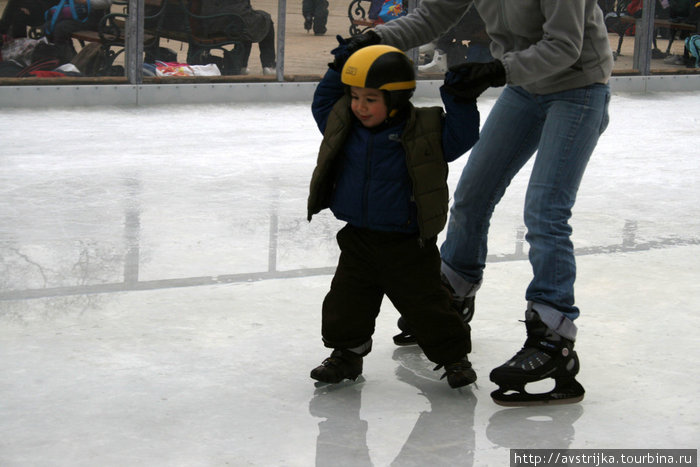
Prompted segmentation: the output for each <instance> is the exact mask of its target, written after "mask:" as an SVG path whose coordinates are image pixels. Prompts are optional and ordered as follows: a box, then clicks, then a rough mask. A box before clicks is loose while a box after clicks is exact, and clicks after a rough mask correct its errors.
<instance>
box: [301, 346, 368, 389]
mask: <svg viewBox="0 0 700 467" xmlns="http://www.w3.org/2000/svg"><path fill="white" fill-rule="evenodd" d="M361 373H362V357H361V356H360V355H358V354H356V353H354V352H351V351H349V350H347V349H335V350H334V351H333V352H332V353H331V356H330V357H328V358H327V359H325V360H324V361H323V363H321V364H320V365H319V366H317V367H316V368H314V369H313V370H311V378H313V379H315V380H317V381H320V382H322V383H328V384H336V383H340V382H341V381H343V380H344V379H351V380H353V381H354V380H355V379H357V377H358V376H360V374H361Z"/></svg>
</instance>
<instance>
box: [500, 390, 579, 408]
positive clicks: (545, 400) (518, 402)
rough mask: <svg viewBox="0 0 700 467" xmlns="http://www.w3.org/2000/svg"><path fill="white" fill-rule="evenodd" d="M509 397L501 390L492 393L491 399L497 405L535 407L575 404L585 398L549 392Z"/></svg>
mask: <svg viewBox="0 0 700 467" xmlns="http://www.w3.org/2000/svg"><path fill="white" fill-rule="evenodd" d="M513 396H514V397H512V398H511V397H508V395H507V394H501V393H500V391H494V392H492V393H491V399H493V402H495V403H496V404H497V405H500V406H502V407H533V406H542V405H566V404H575V403H577V402H581V401H582V400H583V395H580V396H575V397H569V398H551V397H549V396H550V395H549V394H527V396H528V397H526V398H523V395H522V394H516V395H513Z"/></svg>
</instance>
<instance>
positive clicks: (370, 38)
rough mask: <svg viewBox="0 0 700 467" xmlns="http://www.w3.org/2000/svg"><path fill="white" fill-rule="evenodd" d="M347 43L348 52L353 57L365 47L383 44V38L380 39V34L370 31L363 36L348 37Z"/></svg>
mask: <svg viewBox="0 0 700 467" xmlns="http://www.w3.org/2000/svg"><path fill="white" fill-rule="evenodd" d="M345 41H346V42H347V47H348V51H350V55H352V54H354V53H355V52H357V51H358V50H360V49H361V48H363V47H367V46H368V45H377V44H379V43H380V42H382V38H381V37H379V34H377V33H376V32H374V31H372V30H371V29H370V30H368V31H366V32H363V33H362V34H358V35H356V36H352V37H348V38H347V39H345Z"/></svg>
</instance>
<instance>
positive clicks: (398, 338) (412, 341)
mask: <svg viewBox="0 0 700 467" xmlns="http://www.w3.org/2000/svg"><path fill="white" fill-rule="evenodd" d="M392 339H393V340H394V345H397V346H399V347H408V346H411V345H418V341H417V340H416V338H415V337H414V336H413V335H411V334H407V333H405V332H402V333H400V334H397V335H395V336H394V337H393V338H392Z"/></svg>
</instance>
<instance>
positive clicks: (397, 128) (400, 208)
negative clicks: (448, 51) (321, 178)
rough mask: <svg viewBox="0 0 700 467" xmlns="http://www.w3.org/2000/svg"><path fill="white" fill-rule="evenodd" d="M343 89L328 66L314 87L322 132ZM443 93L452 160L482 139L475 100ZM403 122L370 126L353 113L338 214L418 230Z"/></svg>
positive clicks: (445, 145)
mask: <svg viewBox="0 0 700 467" xmlns="http://www.w3.org/2000/svg"><path fill="white" fill-rule="evenodd" d="M345 92H346V90H345V85H344V84H343V83H342V82H341V81H340V73H338V72H337V71H335V70H333V69H329V70H328V71H327V73H326V75H325V76H324V77H323V79H322V80H321V82H320V83H319V85H318V87H317V88H316V91H315V93H314V99H313V103H312V107H311V110H312V113H313V116H314V119H315V120H316V123H317V125H318V128H319V130H320V131H321V133H325V130H326V123H327V121H328V117H329V115H330V112H331V109H332V108H333V106H334V105H335V104H336V102H337V101H338V100H339V99H340V98H341V97H343V96H344V94H345ZM441 97H442V100H443V104H444V106H445V109H446V113H445V114H444V115H443V117H442V118H443V126H442V127H443V130H442V150H443V157H444V159H445V161H446V162H451V161H453V160H455V159H457V158H458V157H460V156H461V155H462V154H464V153H466V152H467V151H468V150H469V149H470V148H471V147H472V146H473V145H474V143H476V141H477V140H478V137H479V112H478V110H477V107H476V103H475V102H471V103H457V102H455V99H454V97H453V96H452V95H450V94H448V93H446V92H444V91H442V90H441ZM405 125H406V120H405V118H404V119H393V120H391V121H389V122H387V123H386V124H383V125H380V126H379V127H377V128H366V127H364V126H363V125H362V123H360V122H359V121H357V120H355V119H354V118H353V127H352V131H351V132H350V134H349V136H348V138H347V139H346V141H345V143H344V146H343V155H342V157H341V160H340V166H339V167H338V170H337V175H336V180H335V187H334V190H333V194H332V198H331V200H330V209H331V211H332V212H333V214H334V215H335V217H336V218H338V219H340V220H343V221H346V222H349V223H350V224H352V225H354V226H356V227H362V228H367V229H372V230H380V231H390V232H404V233H414V232H417V231H418V224H417V222H416V205H415V203H414V202H413V200H412V191H413V190H412V182H411V178H410V176H409V173H408V168H407V165H406V153H405V150H404V146H403V144H402V142H401V134H402V132H403V129H404V127H405Z"/></svg>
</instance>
